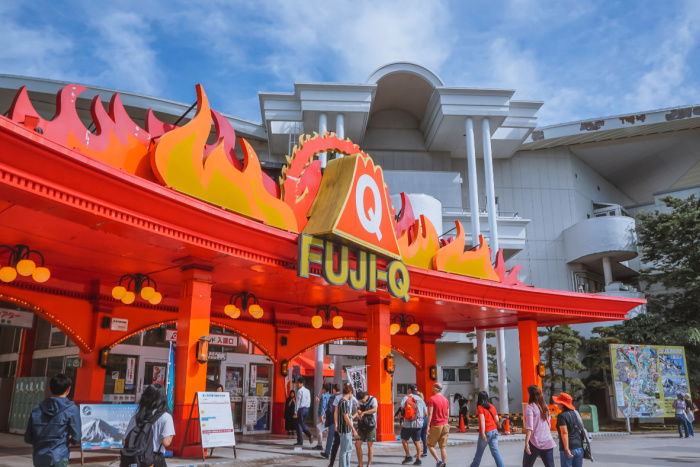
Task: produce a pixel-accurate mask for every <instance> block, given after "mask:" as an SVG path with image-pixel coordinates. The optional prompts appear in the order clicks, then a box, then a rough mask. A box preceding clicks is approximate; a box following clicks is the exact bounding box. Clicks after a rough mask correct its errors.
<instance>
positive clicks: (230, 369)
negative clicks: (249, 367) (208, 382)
mask: <svg viewBox="0 0 700 467" xmlns="http://www.w3.org/2000/svg"><path fill="white" fill-rule="evenodd" d="M222 366H223V370H224V371H223V377H222V380H223V385H224V392H228V393H229V395H230V396H231V414H232V416H233V427H234V429H235V430H236V431H241V430H242V428H243V394H244V390H243V388H244V375H245V367H244V366H239V365H222Z"/></svg>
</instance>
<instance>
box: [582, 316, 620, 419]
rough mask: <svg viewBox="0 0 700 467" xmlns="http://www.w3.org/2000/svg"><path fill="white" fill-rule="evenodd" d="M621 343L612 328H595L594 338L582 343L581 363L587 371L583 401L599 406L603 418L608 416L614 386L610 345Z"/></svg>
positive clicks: (584, 380) (584, 340)
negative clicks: (608, 398)
mask: <svg viewBox="0 0 700 467" xmlns="http://www.w3.org/2000/svg"><path fill="white" fill-rule="evenodd" d="M620 343H621V341H620V339H619V337H618V336H617V334H616V332H615V329H614V328H612V327H596V328H593V336H592V337H590V338H588V339H582V342H581V354H582V359H581V362H582V363H583V366H584V367H585V368H586V370H587V375H586V376H585V377H584V378H583V384H584V389H583V399H584V402H588V403H592V404H595V405H596V406H598V408H599V409H600V410H601V414H600V416H601V417H602V416H604V414H607V395H608V394H607V390H608V388H609V387H611V386H612V371H611V367H610V344H620Z"/></svg>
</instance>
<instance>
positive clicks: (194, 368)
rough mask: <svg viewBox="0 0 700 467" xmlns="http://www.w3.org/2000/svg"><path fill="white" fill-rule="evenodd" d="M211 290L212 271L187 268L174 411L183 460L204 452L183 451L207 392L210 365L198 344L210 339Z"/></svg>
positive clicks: (179, 325) (177, 445)
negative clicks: (199, 396) (199, 397)
mask: <svg viewBox="0 0 700 467" xmlns="http://www.w3.org/2000/svg"><path fill="white" fill-rule="evenodd" d="M211 288H212V283H211V274H210V271H206V270H202V269H200V268H183V282H182V288H181V294H180V308H179V310H178V320H177V341H176V344H175V408H174V410H173V412H174V413H173V419H174V422H175V432H176V435H175V441H174V443H173V447H174V450H175V452H176V454H178V455H181V456H196V455H198V454H199V453H200V452H201V451H200V450H199V449H197V448H196V446H192V447H191V448H187V449H182V444H183V437H184V435H185V428H186V425H187V420H188V418H189V415H190V410H191V408H192V402H193V401H194V397H195V394H196V393H197V392H199V391H205V390H206V380H207V365H206V363H199V362H198V361H197V341H198V340H199V338H200V337H207V336H209V322H210V315H211ZM193 428H195V426H194V425H193V426H192V427H190V429H193ZM195 429H196V428H195ZM189 436H190V435H188V438H189Z"/></svg>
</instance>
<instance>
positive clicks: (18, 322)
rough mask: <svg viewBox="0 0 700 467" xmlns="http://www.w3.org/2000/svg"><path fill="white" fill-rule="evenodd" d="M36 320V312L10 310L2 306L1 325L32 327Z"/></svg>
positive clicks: (0, 309) (0, 310)
mask: <svg viewBox="0 0 700 467" xmlns="http://www.w3.org/2000/svg"><path fill="white" fill-rule="evenodd" d="M33 322H34V313H32V312H31V311H19V310H10V309H8V308H0V326H12V327H17V328H31V327H32V323H33Z"/></svg>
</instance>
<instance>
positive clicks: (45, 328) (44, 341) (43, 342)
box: [34, 318, 51, 350]
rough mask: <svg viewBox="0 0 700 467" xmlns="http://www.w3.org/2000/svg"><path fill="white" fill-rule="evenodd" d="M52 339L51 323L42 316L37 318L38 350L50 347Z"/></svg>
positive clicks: (36, 347)
mask: <svg viewBox="0 0 700 467" xmlns="http://www.w3.org/2000/svg"><path fill="white" fill-rule="evenodd" d="M50 341H51V324H50V323H49V322H48V321H45V320H43V319H41V318H39V319H37V329H36V346H35V347H34V348H35V349H37V350H41V349H48V348H49V342H50Z"/></svg>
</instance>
